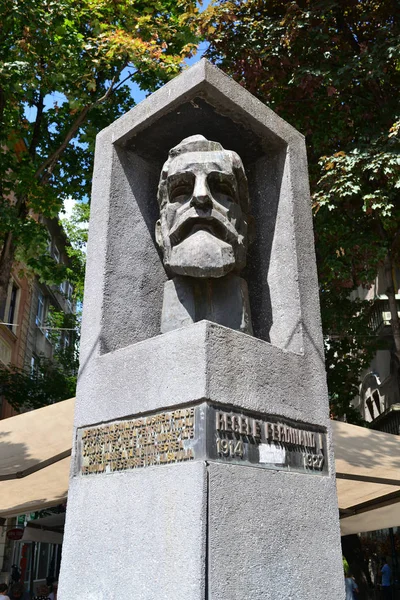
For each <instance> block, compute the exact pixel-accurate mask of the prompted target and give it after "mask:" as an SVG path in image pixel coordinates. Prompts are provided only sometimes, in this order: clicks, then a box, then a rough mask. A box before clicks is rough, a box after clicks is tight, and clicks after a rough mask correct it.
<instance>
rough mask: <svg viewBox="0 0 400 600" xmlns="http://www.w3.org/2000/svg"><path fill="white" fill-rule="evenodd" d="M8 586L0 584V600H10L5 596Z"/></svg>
mask: <svg viewBox="0 0 400 600" xmlns="http://www.w3.org/2000/svg"><path fill="white" fill-rule="evenodd" d="M7 592H8V585H7V584H6V583H0V600H10V596H7Z"/></svg>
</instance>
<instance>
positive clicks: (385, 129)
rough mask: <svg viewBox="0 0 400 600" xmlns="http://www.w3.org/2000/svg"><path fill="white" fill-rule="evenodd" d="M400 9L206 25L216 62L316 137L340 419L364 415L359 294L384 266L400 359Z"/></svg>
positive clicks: (343, 4)
mask: <svg viewBox="0 0 400 600" xmlns="http://www.w3.org/2000/svg"><path fill="white" fill-rule="evenodd" d="M397 9H398V6H397V2H395V1H394V0H387V1H386V2H378V1H376V0H364V1H363V2H358V1H357V0H334V1H333V0H319V1H312V2H311V0H299V1H298V2H294V1H293V2H286V1H280V0H271V1H269V2H263V1H262V0H247V1H245V2H242V1H240V0H233V1H225V0H216V2H215V3H214V4H213V5H211V6H210V7H209V8H208V9H207V10H206V11H205V12H204V14H203V16H202V29H203V32H204V35H205V36H206V37H207V39H208V40H209V43H210V45H209V49H208V51H207V53H206V54H207V56H208V57H209V58H210V59H211V60H212V61H214V62H215V63H217V64H218V65H219V66H220V67H221V68H222V69H223V70H224V71H226V72H228V73H229V74H231V75H232V76H233V77H234V78H235V79H236V80H237V81H238V82H239V83H240V84H242V85H243V86H244V87H246V88H247V89H248V90H249V91H251V92H252V93H253V94H255V95H256V96H258V98H260V100H262V101H263V102H265V103H266V104H268V105H269V106H270V107H271V108H272V109H273V110H275V111H276V112H277V113H278V114H280V115H281V116H282V117H283V118H284V119H286V120H287V121H288V122H289V123H291V124H292V125H293V126H294V127H296V128H297V129H298V130H299V131H301V132H302V133H303V134H304V135H305V136H306V143H307V150H308V158H309V166H310V183H311V191H312V195H313V206H314V214H315V232H316V251H317V261H318V271H319V278H320V285H321V294H320V296H321V308H322V318H323V327H324V332H325V335H326V339H327V344H326V358H327V370H328V383H329V388H330V397H331V401H332V411H333V413H334V414H335V415H336V416H342V415H343V414H348V416H349V415H350V417H351V416H352V415H351V414H350V413H351V409H350V402H351V401H352V399H353V398H354V395H355V393H356V386H357V382H356V374H358V373H359V370H360V368H362V367H363V366H364V367H365V366H366V365H367V364H368V361H369V360H370V357H371V356H372V354H373V352H374V351H375V350H376V348H377V340H376V337H375V336H374V335H373V331H372V329H371V327H370V325H369V319H368V305H367V304H366V303H356V304H352V303H350V302H349V301H348V299H349V294H350V292H351V291H352V290H355V289H356V288H357V287H358V286H360V285H362V286H368V285H370V284H371V282H372V281H373V279H374V278H375V276H376V273H377V270H378V268H379V266H381V265H384V266H385V273H386V278H387V294H388V298H389V301H390V307H391V316H392V329H393V337H394V342H395V355H396V356H397V359H398V360H399V359H400V354H399V350H400V327H399V321H398V317H397V307H396V300H395V297H394V284H393V265H395V264H398V263H399V260H400V241H399V239H400V200H399V190H400V159H399V141H400V140H399V124H398V120H399V106H398V89H399V85H400V45H399V39H400V38H399V34H400V27H399V20H398V18H397V14H396V11H397ZM399 364H400V363H399Z"/></svg>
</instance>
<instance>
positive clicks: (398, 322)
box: [384, 251, 400, 365]
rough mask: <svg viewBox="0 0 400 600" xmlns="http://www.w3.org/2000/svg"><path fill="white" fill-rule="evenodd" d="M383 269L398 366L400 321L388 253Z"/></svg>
mask: <svg viewBox="0 0 400 600" xmlns="http://www.w3.org/2000/svg"><path fill="white" fill-rule="evenodd" d="M384 268H385V279H386V295H387V297H388V301H389V308H390V317H391V321H390V325H391V327H392V333H393V339H394V346H395V355H396V358H397V361H398V364H399V365H400V319H399V315H398V313H397V300H396V290H395V288H394V281H393V264H392V257H391V254H390V251H389V252H388V253H387V255H386V257H385V262H384Z"/></svg>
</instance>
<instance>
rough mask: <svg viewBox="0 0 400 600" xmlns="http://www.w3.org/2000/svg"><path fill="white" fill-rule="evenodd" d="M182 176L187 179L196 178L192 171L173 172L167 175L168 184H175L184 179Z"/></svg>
mask: <svg viewBox="0 0 400 600" xmlns="http://www.w3.org/2000/svg"><path fill="white" fill-rule="evenodd" d="M182 177H184V178H185V179H191V180H194V175H193V173H192V172H191V171H178V172H176V173H172V174H171V175H168V177H167V183H168V186H171V185H174V183H179V182H180V181H182Z"/></svg>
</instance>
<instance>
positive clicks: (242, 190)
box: [157, 135, 250, 213]
mask: <svg viewBox="0 0 400 600" xmlns="http://www.w3.org/2000/svg"><path fill="white" fill-rule="evenodd" d="M187 152H223V153H224V154H228V155H229V157H230V159H231V162H232V170H233V173H234V175H235V177H236V181H237V184H238V190H239V200H240V206H241V208H242V210H243V211H244V212H245V213H247V212H248V211H249V208H250V198H249V189H248V185H247V177H246V173H245V171H244V167H243V163H242V159H241V158H240V156H239V155H238V154H236V152H233V151H232V150H225V148H223V147H222V146H221V144H220V143H219V142H213V141H210V140H207V139H206V138H205V137H204V136H203V135H192V136H190V137H187V138H185V139H184V140H182V141H181V142H180V143H179V144H178V145H177V146H175V147H174V148H171V150H170V151H169V153H168V159H167V160H166V162H165V163H164V165H163V168H162V170H161V176H160V183H159V185H158V194H157V200H158V204H159V206H160V208H162V207H163V206H164V205H165V203H166V202H167V200H168V187H167V177H168V172H169V167H170V164H171V162H172V161H173V160H174V159H175V158H176V157H177V156H179V155H181V154H186V153H187Z"/></svg>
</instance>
